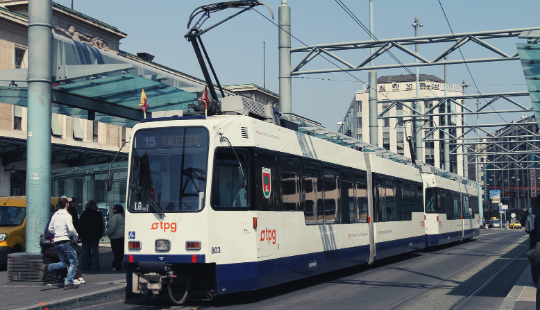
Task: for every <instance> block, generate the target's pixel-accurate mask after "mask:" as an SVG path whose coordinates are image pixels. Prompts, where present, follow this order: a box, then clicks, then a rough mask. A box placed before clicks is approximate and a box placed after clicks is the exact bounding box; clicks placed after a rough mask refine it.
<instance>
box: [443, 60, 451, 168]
mask: <svg viewBox="0 0 540 310" xmlns="http://www.w3.org/2000/svg"><path fill="white" fill-rule="evenodd" d="M444 59H445V60H447V59H448V57H445V58H444ZM446 73H447V71H446V65H444V96H445V97H446V96H448V76H447V74H446ZM450 102H451V101H450V100H446V103H445V104H444V105H443V109H444V110H443V111H444V112H445V113H450ZM444 124H445V125H448V124H450V115H447V116H444ZM448 138H450V136H449V135H448V133H446V131H445V132H444V139H448ZM443 145H444V148H443V154H444V170H446V171H450V141H449V140H445V141H444V144H443Z"/></svg>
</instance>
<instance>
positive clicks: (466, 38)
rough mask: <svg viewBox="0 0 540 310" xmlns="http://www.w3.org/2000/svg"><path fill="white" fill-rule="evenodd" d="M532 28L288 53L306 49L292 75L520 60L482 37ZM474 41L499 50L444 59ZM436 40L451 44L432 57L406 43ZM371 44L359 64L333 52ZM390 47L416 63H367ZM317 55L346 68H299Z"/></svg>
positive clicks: (335, 45) (515, 34)
mask: <svg viewBox="0 0 540 310" xmlns="http://www.w3.org/2000/svg"><path fill="white" fill-rule="evenodd" d="M532 31H540V27H533V28H519V29H506V30H496V31H481V32H468V33H457V34H455V35H452V34H446V35H432V36H423V37H410V38H398V39H384V40H375V41H373V40H370V41H358V42H346V43H333V44H316V45H310V46H304V47H297V48H292V49H291V53H306V55H305V56H304V57H303V58H302V60H300V62H299V63H298V64H297V65H296V66H295V67H293V69H292V70H291V75H293V76H294V75H301V74H314V73H330V72H344V71H362V70H373V69H392V68H401V67H425V66H436V65H445V64H446V65H452V64H463V63H478V62H494V61H506V60H519V55H518V53H517V52H516V53H514V54H509V53H505V52H503V51H502V50H500V49H499V48H497V47H495V46H493V45H492V44H489V43H487V42H486V41H485V40H488V39H501V38H512V37H519V36H522V34H525V33H531V32H532ZM469 42H471V43H475V44H477V45H479V46H481V47H484V49H485V50H488V51H491V52H494V53H496V54H498V55H499V56H498V57H488V58H475V59H461V60H449V61H444V57H446V56H448V55H450V54H452V52H454V51H456V50H457V49H459V48H460V47H462V46H464V45H465V44H467V43H469ZM436 43H452V45H451V46H450V47H447V48H446V49H444V50H442V51H441V52H440V54H439V55H438V56H437V57H435V58H433V59H432V60H429V59H427V58H426V57H423V56H422V55H420V54H416V53H415V52H414V51H413V50H411V49H409V48H407V47H406V46H407V45H414V44H436ZM369 48H374V49H375V51H374V52H373V53H370V55H369V56H368V57H367V58H365V59H363V60H361V61H360V62H359V63H358V65H353V64H351V63H350V62H348V61H346V60H344V59H342V58H341V57H339V56H337V55H336V54H335V52H337V51H344V50H358V49H369ZM392 48H396V49H398V50H400V51H403V52H405V53H406V54H408V55H410V56H412V57H414V58H415V60H419V63H415V62H412V63H404V64H397V63H396V64H388V65H377V66H371V65H369V63H370V62H371V60H374V59H376V58H378V57H379V56H381V55H383V54H384V53H386V52H387V51H389V50H390V49H392ZM319 55H325V56H328V57H331V58H333V59H334V60H336V61H337V62H339V63H340V64H342V65H344V66H345V68H331V69H319V70H305V71H300V69H301V68H303V67H304V66H306V65H307V64H308V63H310V62H311V61H312V60H313V59H315V58H316V57H317V56H319Z"/></svg>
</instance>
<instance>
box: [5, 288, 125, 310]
mask: <svg viewBox="0 0 540 310" xmlns="http://www.w3.org/2000/svg"><path fill="white" fill-rule="evenodd" d="M125 297H126V286H125V285H117V286H113V287H109V288H106V289H101V290H99V291H94V292H89V293H86V294H81V295H76V296H72V297H68V298H64V299H59V300H57V301H53V302H48V303H46V304H40V305H35V306H27V307H22V308H17V309H14V310H45V309H48V310H64V309H76V308H82V307H87V306H92V305H95V304H101V303H106V302H110V301H119V300H124V299H125Z"/></svg>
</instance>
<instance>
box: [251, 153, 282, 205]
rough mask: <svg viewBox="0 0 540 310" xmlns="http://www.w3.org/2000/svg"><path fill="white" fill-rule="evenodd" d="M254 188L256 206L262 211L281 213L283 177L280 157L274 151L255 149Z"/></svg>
mask: <svg viewBox="0 0 540 310" xmlns="http://www.w3.org/2000/svg"><path fill="white" fill-rule="evenodd" d="M254 161H255V164H254V171H253V177H254V182H253V183H254V184H255V186H254V188H253V193H254V197H255V206H256V208H257V210H260V211H281V203H280V202H279V201H280V198H281V197H280V193H281V189H280V187H281V182H279V178H280V176H281V172H280V170H281V169H280V168H281V167H280V166H279V165H278V156H277V154H276V153H274V152H273V151H269V150H264V149H255V160H254Z"/></svg>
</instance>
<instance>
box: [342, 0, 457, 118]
mask: <svg viewBox="0 0 540 310" xmlns="http://www.w3.org/2000/svg"><path fill="white" fill-rule="evenodd" d="M335 1H336V3H337V4H338V5H339V6H340V7H341V8H342V9H343V10H344V11H345V13H347V14H348V15H349V16H350V17H351V18H352V19H353V20H354V21H355V22H356V23H357V24H358V26H360V28H362V29H363V30H364V31H365V32H366V33H367V34H368V35H369V36H370V37H371V38H373V40H375V42H380V41H379V39H378V38H377V37H376V36H375V34H373V33H372V32H371V31H370V30H369V29H368V28H367V27H366V26H365V25H364V24H363V23H362V21H360V19H359V18H358V17H356V15H355V14H354V13H353V12H352V11H351V10H350V9H349V8H348V7H347V5H345V4H344V3H343V2H342V1H341V0H335ZM387 53H388V55H390V57H392V59H394V61H396V62H397V63H398V64H399V65H400V66H401V67H402V68H403V69H404V70H405V71H407V72H408V73H409V75H411V76H413V77H414V78H415V79H416V74H414V73H413V72H412V71H411V70H410V69H409V68H407V67H405V65H404V64H403V63H402V62H401V61H400V60H399V59H398V58H397V57H396V56H395V55H394V54H393V53H392V52H391V51H389V50H387ZM444 87H446V85H445V86H444ZM427 89H428V90H429V92H430V93H431V94H432V95H433V96H434V97H435V98H437V99H439V100H440V99H441V98H440V97H439V96H437V94H436V93H435V92H434V91H433V90H432V89H431V88H427ZM450 112H453V111H450ZM409 115H410V114H409ZM454 116H455V117H457V118H459V119H460V120H461V121H462V123H463V124H465V120H464V119H463V118H462V117H461V116H460V115H454ZM422 127H423V126H422Z"/></svg>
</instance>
